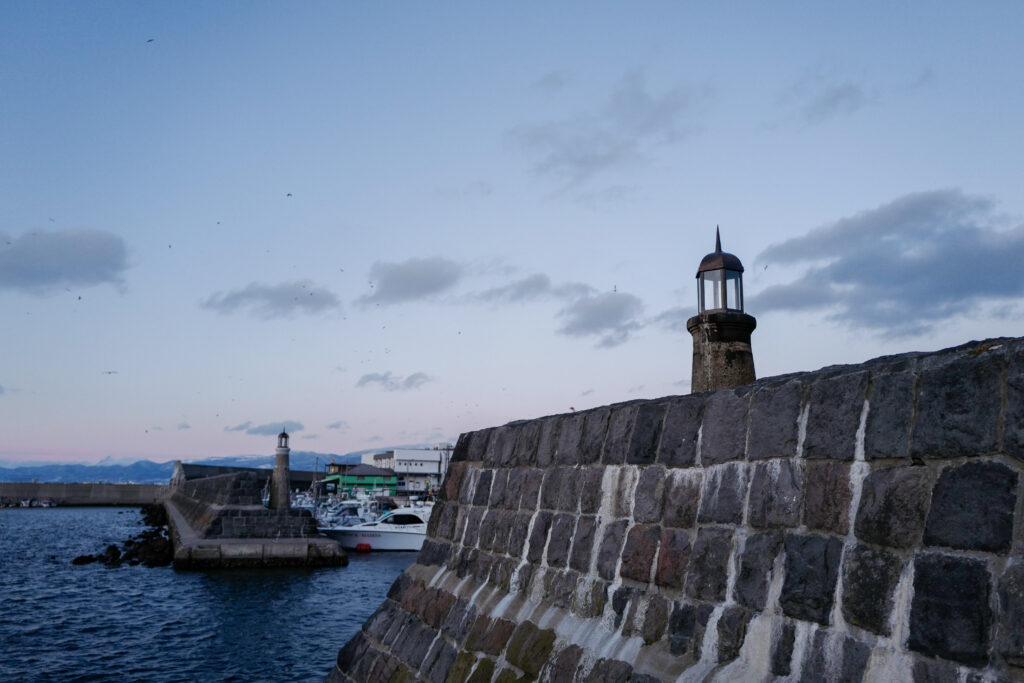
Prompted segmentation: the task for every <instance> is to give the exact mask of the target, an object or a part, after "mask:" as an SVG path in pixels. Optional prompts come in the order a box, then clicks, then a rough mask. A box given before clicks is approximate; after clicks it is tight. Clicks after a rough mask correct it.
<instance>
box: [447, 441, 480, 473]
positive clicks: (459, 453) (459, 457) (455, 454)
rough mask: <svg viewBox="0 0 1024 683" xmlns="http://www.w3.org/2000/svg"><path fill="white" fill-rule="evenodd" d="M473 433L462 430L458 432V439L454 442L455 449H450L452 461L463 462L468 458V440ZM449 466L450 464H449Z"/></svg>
mask: <svg viewBox="0 0 1024 683" xmlns="http://www.w3.org/2000/svg"><path fill="white" fill-rule="evenodd" d="M474 433H475V432H463V433H462V434H459V440H458V441H456V442H455V450H453V451H452V459H451V462H452V463H464V462H466V461H467V460H469V442H470V441H471V440H472V438H473V434H474ZM450 467H451V465H449V468H450ZM449 471H450V469H449Z"/></svg>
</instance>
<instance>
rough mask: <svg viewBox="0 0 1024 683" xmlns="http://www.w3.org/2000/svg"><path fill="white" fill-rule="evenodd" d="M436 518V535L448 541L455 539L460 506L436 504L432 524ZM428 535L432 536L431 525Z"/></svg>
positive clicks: (432, 514) (431, 517) (431, 516)
mask: <svg viewBox="0 0 1024 683" xmlns="http://www.w3.org/2000/svg"><path fill="white" fill-rule="evenodd" d="M439 507H440V509H439ZM435 518H437V525H436V528H435V531H434V534H435V535H436V536H437V537H439V538H444V539H446V540H451V539H453V538H454V537H455V522H457V521H458V519H459V506H458V505H457V504H455V503H436V504H435V505H434V511H433V512H432V513H431V515H430V521H431V523H433V521H434V519H435ZM427 534H428V535H430V528H429V525H428V528H427Z"/></svg>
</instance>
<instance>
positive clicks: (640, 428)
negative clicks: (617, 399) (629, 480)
mask: <svg viewBox="0 0 1024 683" xmlns="http://www.w3.org/2000/svg"><path fill="white" fill-rule="evenodd" d="M664 422H665V404H664V403H660V402H659V403H642V404H640V406H639V407H638V408H637V411H636V415H635V417H634V418H633V435H632V437H631V438H630V440H629V450H627V451H626V462H627V463H630V464H632V465H650V464H651V463H653V462H654V461H655V459H656V458H657V456H658V444H659V443H660V442H661V429H662V425H663V424H664Z"/></svg>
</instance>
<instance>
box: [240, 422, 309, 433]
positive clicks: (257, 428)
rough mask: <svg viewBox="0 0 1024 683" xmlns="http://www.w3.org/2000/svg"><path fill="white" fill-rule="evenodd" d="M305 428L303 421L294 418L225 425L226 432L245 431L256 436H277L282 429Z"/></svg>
mask: <svg viewBox="0 0 1024 683" xmlns="http://www.w3.org/2000/svg"><path fill="white" fill-rule="evenodd" d="M303 429H305V427H303V425H302V423H301V422H296V421H294V420H283V421H281V422H268V423H267V424H262V425H253V423H252V422H250V421H248V420H247V421H245V422H243V423H242V424H239V425H235V426H234V427H225V428H224V431H225V432H245V433H246V434H254V435H256V436H277V435H278V434H279V433H280V432H281V431H286V432H299V431H302V430H303Z"/></svg>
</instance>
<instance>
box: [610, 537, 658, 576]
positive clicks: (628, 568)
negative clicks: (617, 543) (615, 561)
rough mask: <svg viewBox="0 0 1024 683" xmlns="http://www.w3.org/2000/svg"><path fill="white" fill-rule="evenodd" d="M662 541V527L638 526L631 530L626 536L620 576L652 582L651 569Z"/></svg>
mask: <svg viewBox="0 0 1024 683" xmlns="http://www.w3.org/2000/svg"><path fill="white" fill-rule="evenodd" d="M660 540H661V528H660V527H657V526H653V525H647V524H638V525H636V526H634V527H633V528H632V529H630V530H629V533H628V534H627V535H626V544H625V547H624V548H623V549H622V564H621V567H620V569H619V575H620V576H622V577H623V578H626V579H632V580H634V581H640V582H642V583H647V582H648V581H650V579H651V568H652V565H653V564H654V556H655V555H656V554H657V552H658V542H659V541H660Z"/></svg>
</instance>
